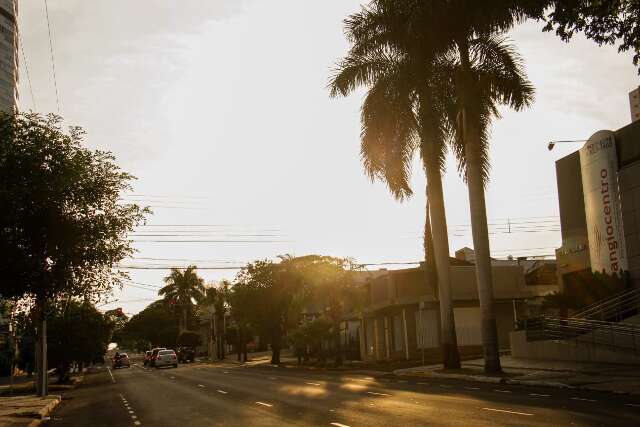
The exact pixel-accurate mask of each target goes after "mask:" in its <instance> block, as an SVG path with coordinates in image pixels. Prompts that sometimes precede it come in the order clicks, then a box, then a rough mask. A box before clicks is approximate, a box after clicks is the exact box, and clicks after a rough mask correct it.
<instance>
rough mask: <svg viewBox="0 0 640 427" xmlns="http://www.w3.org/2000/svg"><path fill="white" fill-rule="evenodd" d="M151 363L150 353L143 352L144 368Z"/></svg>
mask: <svg viewBox="0 0 640 427" xmlns="http://www.w3.org/2000/svg"><path fill="white" fill-rule="evenodd" d="M150 362H151V351H145V352H144V366H147V365H148V364H149V363H150Z"/></svg>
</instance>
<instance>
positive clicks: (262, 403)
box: [256, 402, 273, 408]
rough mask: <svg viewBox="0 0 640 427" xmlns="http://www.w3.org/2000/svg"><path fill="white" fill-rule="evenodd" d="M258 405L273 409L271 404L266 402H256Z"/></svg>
mask: <svg viewBox="0 0 640 427" xmlns="http://www.w3.org/2000/svg"><path fill="white" fill-rule="evenodd" d="M256 404H258V405H262V406H266V407H267V408H271V407H272V406H273V405H272V404H270V403H264V402H256Z"/></svg>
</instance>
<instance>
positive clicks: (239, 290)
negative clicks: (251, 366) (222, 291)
mask: <svg viewBox="0 0 640 427" xmlns="http://www.w3.org/2000/svg"><path fill="white" fill-rule="evenodd" d="M227 301H228V304H229V309H230V313H231V318H232V319H233V322H234V323H235V325H236V327H237V346H238V352H239V354H241V355H242V361H243V362H246V361H247V341H248V340H249V339H250V337H251V336H252V323H251V322H252V321H253V320H254V319H255V317H256V316H255V310H256V308H257V307H259V301H258V300H257V292H256V291H255V290H254V288H253V287H252V286H250V285H248V284H246V283H239V282H238V283H235V284H234V285H233V286H232V287H231V288H229V292H228V294H227Z"/></svg>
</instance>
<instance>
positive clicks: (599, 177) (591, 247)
mask: <svg viewBox="0 0 640 427" xmlns="http://www.w3.org/2000/svg"><path fill="white" fill-rule="evenodd" d="M632 94H633V92H632ZM636 95H637V91H636ZM632 108H633V107H632ZM556 179H557V185H558V199H559V204H560V227H561V234H562V246H561V247H560V248H558V249H557V250H556V259H557V268H558V276H559V279H560V283H561V286H562V288H563V289H564V290H565V291H566V290H567V289H568V288H570V287H572V286H579V285H580V283H581V282H582V281H583V278H584V273H585V272H590V271H597V272H602V271H604V272H606V273H608V274H612V273H619V272H621V271H628V272H629V275H630V277H631V281H632V283H633V285H634V286H636V287H640V120H636V121H634V122H632V123H631V124H629V125H627V126H625V127H623V128H621V129H618V130H617V131H615V132H612V131H599V132H596V133H595V134H594V135H593V136H592V137H591V138H589V140H588V141H587V142H586V143H585V145H584V147H582V148H581V149H580V150H578V151H576V152H574V153H571V154H569V155H568V156H565V157H563V158H561V159H559V160H558V161H556Z"/></svg>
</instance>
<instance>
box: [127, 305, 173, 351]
mask: <svg viewBox="0 0 640 427" xmlns="http://www.w3.org/2000/svg"><path fill="white" fill-rule="evenodd" d="M181 315H182V314H181V313H180V312H177V311H176V310H175V309H174V307H173V306H172V305H170V304H168V303H167V302H166V301H164V300H160V301H155V302H152V303H151V304H149V305H148V306H147V307H145V309H144V310H142V311H141V312H139V313H138V314H136V315H134V316H132V317H131V320H129V321H128V322H127V324H126V325H125V327H124V329H123V330H122V336H123V337H124V338H125V339H126V340H131V341H134V342H138V343H141V344H142V345H141V346H140V348H142V349H144V350H149V349H151V348H152V347H167V348H171V347H175V345H176V339H177V337H178V333H179V331H178V323H179V319H180V316H181Z"/></svg>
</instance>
